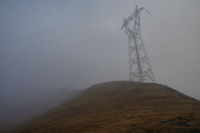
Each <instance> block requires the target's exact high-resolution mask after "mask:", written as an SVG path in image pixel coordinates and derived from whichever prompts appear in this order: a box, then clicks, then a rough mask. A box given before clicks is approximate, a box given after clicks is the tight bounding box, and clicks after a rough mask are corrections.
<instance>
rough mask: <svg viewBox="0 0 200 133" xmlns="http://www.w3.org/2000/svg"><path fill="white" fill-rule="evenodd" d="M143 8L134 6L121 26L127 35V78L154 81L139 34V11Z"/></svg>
mask: <svg viewBox="0 0 200 133" xmlns="http://www.w3.org/2000/svg"><path fill="white" fill-rule="evenodd" d="M143 10H145V11H147V10H146V9H145V8H144V7H141V8H138V6H136V7H135V10H134V12H133V13H132V14H131V15H130V16H129V17H128V18H127V19H126V18H125V19H124V22H123V25H122V27H121V29H122V30H123V31H124V32H125V33H126V35H127V36H128V42H129V80H132V81H139V82H155V76H154V73H153V70H152V67H151V64H150V61H149V58H148V56H147V51H146V49H145V46H144V43H143V40H142V35H141V25H140V13H141V12H142V11H143ZM147 12H148V11H147ZM148 13H149V12H148Z"/></svg>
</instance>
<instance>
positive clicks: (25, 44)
mask: <svg viewBox="0 0 200 133" xmlns="http://www.w3.org/2000/svg"><path fill="white" fill-rule="evenodd" d="M136 3H137V4H138V5H139V6H144V7H145V8H147V9H148V10H149V11H150V12H151V14H150V15H149V14H147V13H143V14H142V16H141V20H142V35H143V40H144V43H145V46H146V48H147V51H148V56H149V58H150V61H151V65H152V68H153V70H154V73H155V76H156V80H157V82H158V83H161V84H166V85H169V86H170V87H172V88H175V89H177V90H179V91H181V92H183V93H185V94H187V95H190V96H193V97H195V98H198V99H200V89H199V84H200V83H199V81H200V52H199V50H200V1H199V0H165V1H161V0H140V1H139V0H138V1H136V0H135V1H134V0H1V1H0V100H2V99H3V100H5V99H6V98H7V99H8V98H10V97H20V95H23V94H29V96H31V94H32V93H37V92H40V91H41V90H43V91H44V90H45V91H48V90H49V89H56V88H58V87H63V86H66V85H67V86H75V87H77V88H85V87H88V86H90V85H93V84H95V83H99V82H103V81H112V80H128V39H127V37H126V35H125V34H124V33H123V32H122V31H120V27H121V24H122V22H123V18H124V17H128V16H129V15H130V14H131V13H132V12H133V10H134V7H135V5H136Z"/></svg>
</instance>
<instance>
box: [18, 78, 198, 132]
mask: <svg viewBox="0 0 200 133" xmlns="http://www.w3.org/2000/svg"><path fill="white" fill-rule="evenodd" d="M15 132H20V133H54V132H56V133H198V132H200V103H199V101H197V100H195V99H193V98H190V97H188V96H185V95H183V94H181V93H180V92H177V91H175V90H173V89H171V88H169V87H167V86H163V85H158V84H144V83H136V82H130V81H115V82H107V83H101V84H97V85H95V86H92V87H90V88H88V89H87V90H85V91H84V92H83V93H81V94H80V95H79V96H77V97H75V98H73V99H72V100H71V101H69V102H67V103H65V104H63V105H62V106H60V107H58V108H56V109H54V110H52V111H50V112H48V113H47V114H45V115H44V116H41V117H40V118H37V119H36V120H33V121H32V122H29V123H27V124H25V125H24V126H22V127H20V128H19V129H17V130H16V131H15Z"/></svg>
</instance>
